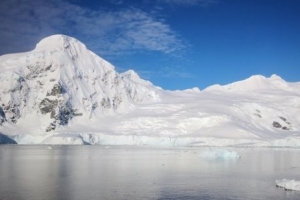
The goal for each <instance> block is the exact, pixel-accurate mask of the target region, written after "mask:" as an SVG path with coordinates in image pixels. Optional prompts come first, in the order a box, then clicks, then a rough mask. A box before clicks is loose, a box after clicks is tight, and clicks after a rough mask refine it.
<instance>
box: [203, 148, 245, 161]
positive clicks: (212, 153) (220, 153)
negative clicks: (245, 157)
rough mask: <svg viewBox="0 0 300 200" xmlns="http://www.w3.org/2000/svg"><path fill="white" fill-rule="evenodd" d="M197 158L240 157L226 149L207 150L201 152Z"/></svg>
mask: <svg viewBox="0 0 300 200" xmlns="http://www.w3.org/2000/svg"><path fill="white" fill-rule="evenodd" d="M199 157H201V158H209V159H239V158H241V156H240V155H239V154H238V153H237V152H235V151H230V150H227V149H209V150H206V151H204V152H202V153H201V154H200V155H199Z"/></svg>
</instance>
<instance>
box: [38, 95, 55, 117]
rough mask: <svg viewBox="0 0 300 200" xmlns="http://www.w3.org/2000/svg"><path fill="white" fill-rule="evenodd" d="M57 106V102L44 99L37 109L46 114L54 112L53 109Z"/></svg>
mask: <svg viewBox="0 0 300 200" xmlns="http://www.w3.org/2000/svg"><path fill="white" fill-rule="evenodd" d="M57 105H58V101H57V100H50V99H48V98H45V99H43V100H42V101H41V103H40V106H39V108H40V111H41V113H42V114H47V113H50V112H53V111H54V112H55V108H56V107H57Z"/></svg>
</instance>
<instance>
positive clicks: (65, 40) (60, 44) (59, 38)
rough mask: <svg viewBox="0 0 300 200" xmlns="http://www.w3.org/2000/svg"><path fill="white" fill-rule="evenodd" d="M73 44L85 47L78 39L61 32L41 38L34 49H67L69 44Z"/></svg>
mask: <svg viewBox="0 0 300 200" xmlns="http://www.w3.org/2000/svg"><path fill="white" fill-rule="evenodd" d="M74 45H77V46H81V47H83V48H86V47H85V45H84V44H82V43H81V42H80V41H78V40H77V39H75V38H72V37H69V36H66V35H62V34H56V35H51V36H49V37H46V38H44V39H42V40H41V41H40V42H39V43H37V45H36V48H35V49H52V48H59V49H67V48H69V47H70V46H74Z"/></svg>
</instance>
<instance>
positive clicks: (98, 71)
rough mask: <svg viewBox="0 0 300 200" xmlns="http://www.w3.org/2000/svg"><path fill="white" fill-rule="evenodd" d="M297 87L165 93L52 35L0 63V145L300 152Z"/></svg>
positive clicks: (250, 83)
mask: <svg viewBox="0 0 300 200" xmlns="http://www.w3.org/2000/svg"><path fill="white" fill-rule="evenodd" d="M299 112H300V82H298V83H288V82H286V81H284V80H283V79H281V78H280V77H279V76H277V75H272V76H271V77H270V78H266V77H264V76H260V75H256V76H252V77H250V78H248V79H246V80H243V81H239V82H235V83H232V84H229V85H225V86H220V85H213V86H210V87H208V88H206V89H204V90H203V91H200V90H199V89H197V88H194V89H189V90H184V91H166V90H163V89H161V88H159V87H156V86H154V85H153V84H152V83H150V82H149V81H146V80H143V79H141V78H140V77H139V76H138V74H137V73H135V72H134V71H133V70H129V71H127V72H125V73H122V74H119V73H117V72H116V71H115V69H114V67H113V66H112V65H111V64H110V63H108V62H107V61H105V60H104V59H102V58H100V57H99V56H97V55H96V54H94V53H93V52H91V51H89V50H88V49H87V48H86V47H85V45H84V44H82V43H81V42H79V41H78V40H76V39H74V38H71V37H68V36H65V35H53V36H50V37H47V38H45V39H43V40H42V41H40V42H39V43H38V44H37V45H36V48H35V49H34V50H32V51H30V52H26V53H18V54H9V55H4V56H1V57H0V143H2V144H6V143H17V144H102V145H153V146H207V145H213V146H228V145H239V146H280V147H283V146H286V147H300V115H299Z"/></svg>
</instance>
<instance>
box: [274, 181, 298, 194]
mask: <svg viewBox="0 0 300 200" xmlns="http://www.w3.org/2000/svg"><path fill="white" fill-rule="evenodd" d="M276 187H281V188H284V189H285V190H297V191H300V181H296V180H294V179H293V180H288V179H282V180H276Z"/></svg>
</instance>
